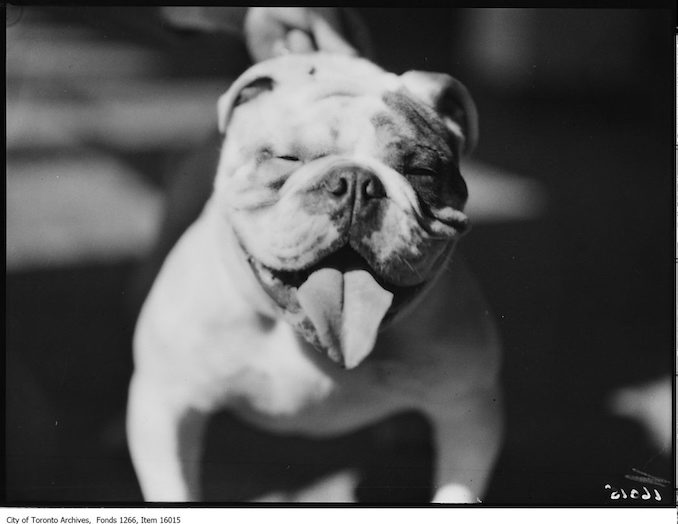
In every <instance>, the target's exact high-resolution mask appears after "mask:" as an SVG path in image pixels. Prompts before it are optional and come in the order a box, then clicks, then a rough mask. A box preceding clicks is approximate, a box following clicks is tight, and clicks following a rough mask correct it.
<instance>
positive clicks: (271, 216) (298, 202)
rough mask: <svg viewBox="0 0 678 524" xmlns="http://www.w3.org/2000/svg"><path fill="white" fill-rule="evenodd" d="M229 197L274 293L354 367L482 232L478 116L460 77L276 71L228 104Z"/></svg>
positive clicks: (234, 223) (223, 207)
mask: <svg viewBox="0 0 678 524" xmlns="http://www.w3.org/2000/svg"><path fill="white" fill-rule="evenodd" d="M219 125H220V129H221V130H222V132H223V133H225V141H224V146H223V149H222V155H221V160H220V164H219V169H218V173H217V178H216V185H215V198H216V200H217V205H218V208H219V209H220V211H222V212H223V213H224V214H225V218H226V219H227V221H228V222H229V223H230V225H231V227H232V228H233V231H234V233H235V236H236V237H237V239H238V241H239V243H240V247H241V248H242V250H243V251H244V253H245V256H246V257H247V260H248V261H249V264H250V266H251V268H252V271H253V272H254V273H255V275H256V277H257V278H258V280H259V282H260V284H261V286H263V288H264V290H265V291H266V292H267V293H268V295H269V296H270V297H271V298H272V299H273V301H274V302H275V304H276V305H277V307H278V308H279V309H280V312H281V313H282V314H283V316H284V317H285V318H286V319H287V321H289V322H290V323H291V324H292V325H293V326H294V327H295V328H296V329H297V330H298V332H299V333H301V334H302V335H303V337H304V338H305V339H306V340H307V341H308V342H310V343H311V344H312V345H313V346H315V347H316V348H317V349H318V350H319V351H321V352H323V353H325V354H326V355H327V356H329V357H330V358H331V359H332V360H334V361H335V362H337V363H338V364H340V365H342V366H344V367H346V368H352V367H355V366H356V365H358V364H359V363H360V362H361V361H362V360H363V359H364V358H365V357H366V356H367V355H368V354H369V352H370V351H371V350H372V347H373V345H374V342H375V340H376V336H377V333H378V331H379V329H380V327H383V326H384V325H386V323H388V322H389V321H390V320H391V319H392V318H393V317H394V316H395V314H396V313H398V312H399V311H400V310H401V309H402V308H403V306H405V305H406V304H408V303H410V302H411V301H412V300H413V299H415V298H416V297H417V296H419V295H420V294H421V293H422V292H423V291H424V289H425V288H426V287H427V285H428V284H430V283H431V282H432V281H433V280H434V279H435V277H436V275H437V274H438V273H439V272H440V271H441V269H442V268H443V267H444V266H445V264H446V262H447V260H448V258H449V256H450V254H451V252H452V248H453V247H454V244H455V242H456V241H457V240H458V239H459V238H460V237H461V235H462V234H463V233H464V232H465V231H466V230H467V228H468V219H467V217H466V216H465V215H464V214H463V213H462V209H463V206H464V203H465V202H466V198H467V190H466V184H465V183H464V180H463V179H462V177H461V175H460V173H459V156H460V155H461V154H462V153H463V152H466V151H468V150H470V149H471V148H472V147H473V145H474V143H475V140H476V136H477V117H476V112H475V107H474V105H473V102H472V100H471V98H470V97H469V95H468V93H467V91H466V89H465V88H464V87H463V86H462V85H461V84H460V83H459V82H457V81H456V80H454V79H453V78H451V77H450V76H447V75H443V74H435V73H424V72H419V71H410V72H407V73H405V74H403V75H400V76H397V75H394V74H391V73H387V72H385V71H383V70H382V69H380V68H378V67H377V66H375V65H374V64H372V63H370V62H367V61H366V60H363V59H358V58H349V57H342V56H330V55H322V54H312V55H288V56H284V57H281V58H276V59H273V60H270V61H267V62H262V63H259V64H257V65H255V66H254V67H252V68H251V69H249V70H248V71H246V72H245V73H244V74H243V75H242V76H241V77H240V78H238V79H237V80H236V81H235V83H234V84H233V85H232V87H231V88H230V89H229V91H228V92H227V93H226V94H224V95H223V96H222V97H221V99H220V100H219Z"/></svg>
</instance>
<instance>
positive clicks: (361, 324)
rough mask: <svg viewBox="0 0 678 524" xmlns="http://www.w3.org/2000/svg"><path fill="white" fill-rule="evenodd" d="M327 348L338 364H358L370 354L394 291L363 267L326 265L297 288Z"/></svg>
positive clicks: (349, 366)
mask: <svg viewBox="0 0 678 524" xmlns="http://www.w3.org/2000/svg"><path fill="white" fill-rule="evenodd" d="M297 298H298V300H299V304H300V305H301V307H302V309H303V310H304V311H305V313H306V315H307V316H308V318H309V319H310V321H311V322H312V323H313V326H314V327H315V330H316V333H317V335H318V338H319V339H320V343H321V345H322V348H323V350H325V351H326V352H327V355H328V356H329V357H330V358H331V359H332V360H334V361H335V362H336V363H337V364H339V365H341V366H343V367H344V368H347V369H352V368H354V367H356V366H357V365H358V364H360V362H362V360H363V359H364V358H365V357H366V356H367V355H368V354H369V353H370V351H371V350H372V347H373V346H374V343H375V341H376V338H377V333H378V331H379V326H380V325H381V321H382V320H383V318H384V316H385V315H386V313H387V311H388V310H389V308H390V307H391V303H392V301H393V293H391V292H390V291H387V290H386V289H384V288H382V287H381V286H380V285H379V284H378V283H377V281H376V280H375V279H374V278H373V277H372V275H371V274H370V273H369V272H367V271H365V270H362V269H353V270H350V271H347V272H342V271H340V270H338V269H335V268H322V269H318V270H317V271H315V272H313V273H312V274H311V275H310V276H309V277H308V279H307V280H306V282H304V283H303V284H302V285H301V286H300V287H299V290H298V291H297Z"/></svg>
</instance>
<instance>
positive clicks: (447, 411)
mask: <svg viewBox="0 0 678 524" xmlns="http://www.w3.org/2000/svg"><path fill="white" fill-rule="evenodd" d="M450 400H452V399H450ZM426 411H427V412H428V414H429V416H431V418H432V422H433V427H434V428H433V430H434V442H435V448H436V462H435V464H436V471H435V493H434V498H433V502H434V503H447V504H451V503H458V504H475V503H478V502H481V500H480V497H482V496H483V493H484V491H485V489H486V487H487V482H488V480H489V477H490V474H491V472H492V467H493V464H494V461H495V459H496V456H497V453H498V450H499V445H500V442H501V434H502V425H503V424H502V413H501V398H500V394H499V392H498V391H497V390H488V391H483V392H479V393H476V394H474V395H472V396H470V397H467V398H465V399H463V400H462V401H461V402H460V401H459V400H454V402H449V403H436V404H435V405H429V406H427V408H426Z"/></svg>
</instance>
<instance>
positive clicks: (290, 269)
mask: <svg viewBox="0 0 678 524" xmlns="http://www.w3.org/2000/svg"><path fill="white" fill-rule="evenodd" d="M218 119H219V128H220V130H221V132H222V133H223V135H224V140H223V146H222V148H221V153H220V159H219V164H218V168H217V173H216V177H215V181H214V188H213V192H212V194H211V196H210V198H209V200H208V202H207V204H206V205H205V207H204V210H203V212H202V214H201V215H200V217H199V218H198V219H197V220H196V221H195V222H194V223H193V225H192V226H191V227H190V228H189V229H188V230H187V231H186V233H185V234H184V235H183V236H182V237H181V238H180V240H179V241H178V242H177V244H176V246H175V247H174V248H173V250H172V251H171V252H170V254H169V256H168V257H167V259H166V261H165V263H164V265H163V267H162V269H161V271H160V273H159V275H158V277H157V279H156V281H155V283H154V285H153V287H152V289H151V292H150V293H149V295H148V297H147V299H146V302H145V304H144V306H143V308H142V311H141V314H140V317H139V320H138V324H137V328H136V332H135V337H134V361H135V371H134V374H133V377H132V380H131V384H130V391H129V406H128V424H127V425H128V440H129V445H130V451H131V456H132V460H133V464H134V467H135V470H136V473H137V476H138V479H139V482H140V485H141V488H142V492H143V495H144V497H145V499H146V500H147V501H154V502H186V501H195V500H199V498H200V490H199V480H200V461H201V445H202V437H203V434H204V429H205V423H206V421H207V420H208V417H209V415H210V413H213V412H214V411H215V410H218V409H228V410H231V411H233V412H234V413H236V414H237V415H238V416H240V417H243V418H244V419H245V420H246V421H249V422H251V423H253V424H256V425H259V426H261V427H264V428H268V429H270V430H271V431H275V432H286V433H295V434H304V435H311V436H314V437H321V436H331V435H337V434H341V433H345V432H348V431H351V430H355V429H358V428H360V427H361V426H365V425H367V424H371V423H373V422H376V421H378V420H380V419H384V418H385V417H387V416H390V415H392V414H395V413H397V412H399V411H402V410H412V409H416V410H420V411H421V412H422V413H424V414H425V415H426V416H427V417H428V418H429V419H430V421H431V423H432V426H433V434H434V440H435V442H434V445H435V448H436V455H435V456H436V459H435V466H436V467H435V473H434V484H435V485H434V499H433V502H441V503H476V502H479V501H480V497H482V496H483V491H484V489H485V488H486V485H487V482H488V478H489V476H490V473H491V470H492V466H493V462H494V460H495V457H496V454H497V451H498V447H499V445H500V437H501V427H502V417H501V408H500V403H501V399H500V392H499V389H498V366H499V347H500V344H499V341H498V337H497V334H496V331H495V327H494V324H493V320H492V316H491V314H490V313H489V311H488V307H487V305H486V303H485V302H484V300H483V298H482V296H481V293H480V291H479V288H478V285H477V284H476V282H475V281H474V279H473V277H472V276H471V274H470V273H469V272H468V271H467V269H466V268H465V266H464V264H463V263H462V261H461V260H459V259H457V257H455V258H454V260H452V258H451V256H452V253H453V250H454V247H455V245H456V243H457V242H458V240H459V239H460V238H461V237H462V236H463V235H464V233H466V232H467V230H468V228H469V220H468V218H467V217H466V215H464V213H463V207H464V204H465V202H466V199H467V189H466V184H465V182H464V180H463V178H462V177H461V175H460V172H459V159H460V156H461V155H462V154H464V153H466V152H468V151H470V150H471V149H472V148H473V146H474V144H475V141H476V138H477V116H476V109H475V106H474V104H473V101H472V100H471V98H470V96H469V94H468V92H467V90H466V89H465V88H464V87H463V85H462V84H461V83H459V82H458V81H456V80H454V79H453V78H451V77H450V76H448V75H444V74H436V73H428V72H420V71H409V72H406V73H404V74H402V75H395V74H392V73H388V72H386V71H384V70H383V69H381V68H379V67H378V66H376V65H374V64H372V63H371V62H368V61H366V60H364V59H360V58H355V57H343V56H332V55H323V54H309V55H287V56H283V57H280V58H275V59H272V60H269V61H266V62H262V63H259V64H257V65H254V66H253V67H251V68H250V69H249V70H247V71H246V72H245V73H244V74H243V75H242V76H241V77H239V78H238V79H237V80H236V81H235V82H234V83H233V84H232V86H231V87H230V89H229V90H228V91H227V92H226V93H225V94H224V95H223V96H222V97H221V98H220V100H219V102H218ZM224 474H226V475H227V474H228V472H227V471H226V472H224ZM327 502H332V501H327Z"/></svg>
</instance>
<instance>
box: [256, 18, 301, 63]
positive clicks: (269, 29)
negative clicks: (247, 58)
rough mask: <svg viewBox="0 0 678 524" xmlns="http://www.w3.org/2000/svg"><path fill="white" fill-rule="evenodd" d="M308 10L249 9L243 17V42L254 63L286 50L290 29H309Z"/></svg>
mask: <svg viewBox="0 0 678 524" xmlns="http://www.w3.org/2000/svg"><path fill="white" fill-rule="evenodd" d="M307 11H308V10H307V9H304V8H299V7H293V8H273V7H251V8H249V9H248V11H247V15H246V16H245V24H244V29H245V42H246V44H247V49H248V51H249V53H250V55H251V56H252V58H253V59H254V61H257V62H258V61H261V60H266V59H267V58H271V57H273V56H277V55H279V54H281V52H285V51H286V50H287V33H288V31H289V29H290V27H295V26H302V27H304V26H305V27H307V28H309V27H310V25H309V24H310V22H309V20H308V18H309V17H308V12H307Z"/></svg>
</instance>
